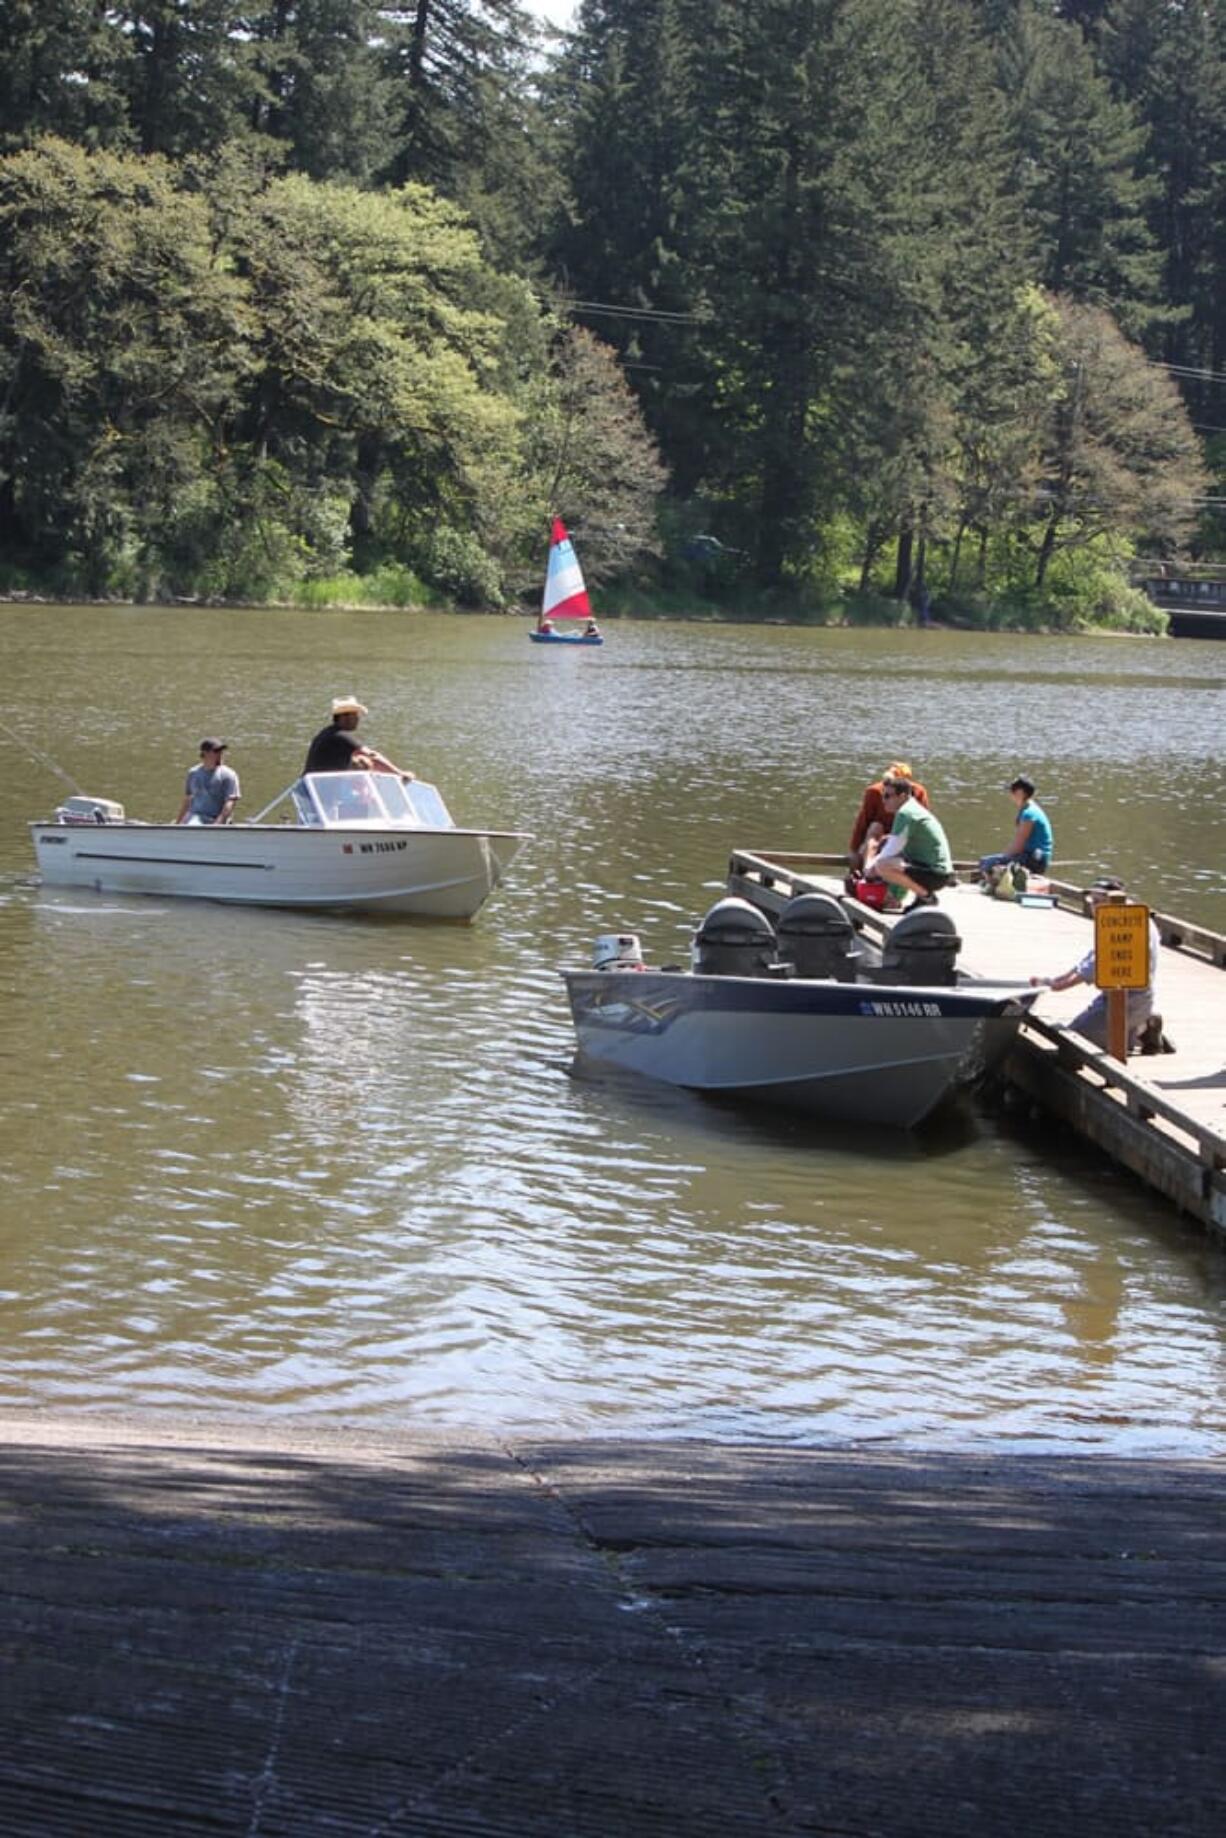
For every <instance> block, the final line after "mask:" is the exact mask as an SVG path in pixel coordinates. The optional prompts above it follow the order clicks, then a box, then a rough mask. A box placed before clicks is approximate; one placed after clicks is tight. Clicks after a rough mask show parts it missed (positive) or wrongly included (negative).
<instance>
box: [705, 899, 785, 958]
mask: <svg viewBox="0 0 1226 1838" xmlns="http://www.w3.org/2000/svg"><path fill="white" fill-rule="evenodd" d="M774 962H775V934H774V930H773V929H772V926H771V922H770V920H769V919H768V918H767V916H766V914H765V913H763V912H760V911H759V910H758V908H757V907H756V906H752V905H751V904H750V902H749V901H748V900H742V899H739V898H738V897H737V896H736V895H735V894H729V895H728V897H727V898H726V899H723V900H717V901H716V902H715V905H714V906H713V907H712V908H711V910H710V912H709V913H708V914H707V916H706V918H705V919H704V920H703V922H702V924H701V925H700V926H699V928H698V930H697V931H696V932H695V934H694V969H695V970H696V972H697V973H698V974H699V975H700V976H771V975H777V974H778V973H777V972H776V971H773V970H772V965H773V964H774Z"/></svg>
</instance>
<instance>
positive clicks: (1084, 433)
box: [1032, 299, 1205, 587]
mask: <svg viewBox="0 0 1226 1838" xmlns="http://www.w3.org/2000/svg"><path fill="white" fill-rule="evenodd" d="M1048 340H1049V348H1050V351H1051V355H1052V359H1053V361H1054V363H1055V365H1056V368H1057V372H1058V384H1057V387H1056V389H1055V390H1054V392H1053V394H1052V399H1051V406H1050V409H1049V411H1048V414H1047V417H1046V420H1045V423H1044V426H1043V431H1042V441H1041V452H1040V475H1039V486H1038V494H1037V496H1038V505H1039V515H1038V524H1037V534H1036V535H1034V537H1033V538H1032V541H1033V547H1034V550H1035V585H1036V586H1038V587H1041V586H1042V585H1043V580H1044V577H1045V575H1046V572H1047V569H1048V565H1049V564H1050V562H1051V560H1052V557H1053V556H1055V555H1057V554H1059V553H1060V552H1061V551H1064V550H1069V549H1077V548H1086V547H1088V546H1089V545H1091V544H1094V543H1097V542H1100V541H1102V540H1103V539H1104V538H1106V539H1115V540H1118V541H1120V542H1121V544H1122V543H1123V542H1124V541H1125V540H1128V539H1132V538H1135V537H1138V536H1141V535H1145V536H1148V537H1149V538H1150V539H1152V540H1153V541H1154V542H1156V543H1157V544H1158V545H1159V546H1170V547H1171V548H1175V547H1177V546H1178V544H1179V543H1180V542H1181V541H1182V539H1183V538H1184V537H1185V536H1186V534H1187V532H1188V530H1189V529H1190V528H1191V526H1192V524H1193V522H1194V521H1195V518H1196V514H1197V510H1198V501H1199V499H1200V498H1201V496H1202V495H1203V493H1204V490H1205V474H1204V469H1203V465H1202V463H1201V457H1200V448H1199V445H1198V443H1197V440H1196V435H1195V433H1194V432H1193V430H1192V426H1191V424H1190V422H1189V420H1188V416H1187V412H1186V410H1185V409H1184V406H1183V404H1182V402H1181V400H1180V397H1179V392H1178V391H1177V389H1176V388H1175V385H1174V384H1173V383H1172V382H1171V381H1170V379H1169V377H1167V376H1166V374H1165V373H1164V372H1163V371H1162V370H1160V369H1157V368H1156V367H1155V366H1154V365H1152V364H1150V363H1148V362H1147V361H1146V360H1145V358H1144V356H1143V355H1142V353H1141V352H1140V351H1139V350H1138V349H1137V348H1136V346H1135V345H1131V344H1129V342H1128V341H1127V339H1125V338H1124V337H1123V335H1122V333H1121V332H1120V331H1119V329H1118V328H1117V326H1116V325H1115V324H1114V322H1113V321H1112V320H1111V318H1110V317H1109V315H1108V314H1107V313H1105V312H1103V311H1102V310H1101V309H1099V308H1095V307H1088V306H1084V305H1081V304H1080V303H1078V302H1076V301H1072V300H1067V299H1057V300H1054V301H1053V302H1052V306H1051V313H1050V318H1049V324H1048Z"/></svg>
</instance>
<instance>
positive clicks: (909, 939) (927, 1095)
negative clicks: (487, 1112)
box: [562, 893, 1037, 1128]
mask: <svg viewBox="0 0 1226 1838" xmlns="http://www.w3.org/2000/svg"><path fill="white" fill-rule="evenodd" d="M959 944H960V940H959V939H958V937H957V934H956V932H955V929H954V926H953V922H952V920H951V919H950V918H949V916H948V914H946V913H944V912H942V911H940V910H939V909H937V908H932V907H922V908H919V909H917V910H916V911H915V912H914V913H911V914H908V915H906V916H905V917H904V918H902V919H900V920H899V921H898V923H897V924H896V925H895V926H894V927H893V929H892V931H891V933H890V934H889V936H888V938H887V939H886V941H885V942H884V944H883V946H882V947H881V948H880V949H878V948H876V947H873V946H870V945H868V944H867V943H866V942H865V941H864V940H863V939H860V938H858V937H857V935H856V933H855V929H854V927H853V924H852V921H851V918H850V916H849V915H848V913H847V912H846V910H845V908H844V907H843V905H842V903H841V902H840V901H838V900H836V899H834V898H832V897H830V896H828V895H825V894H819V893H809V894H802V895H800V896H798V897H797V898H796V899H794V900H792V901H791V902H790V903H789V905H788V906H787V907H785V909H784V911H783V913H782V914H781V915H780V920H779V930H778V934H776V933H775V931H774V929H773V928H772V926H771V923H770V920H769V919H768V918H767V916H766V914H765V913H763V912H761V911H760V910H759V909H758V908H757V907H755V906H752V905H751V904H750V903H749V902H748V901H746V900H741V899H736V898H728V899H724V900H721V901H719V902H718V904H717V905H716V906H714V907H713V908H712V909H711V911H710V912H709V913H708V914H707V917H706V919H705V920H704V921H703V924H702V926H700V928H699V930H698V932H697V933H696V934H695V940H694V953H693V964H692V967H691V968H689V969H682V968H677V969H658V970H653V969H649V968H647V967H646V966H645V965H644V964H643V961H642V953H641V949H640V947H639V942H638V939H637V938H636V937H635V936H634V935H633V934H623V935H612V936H610V937H609V938H606V939H601V940H599V941H598V944H597V948H596V951H595V953H594V954H593V963H594V965H595V966H596V967H595V968H593V969H590V970H564V971H563V973H562V974H563V976H564V977H565V980H566V988H567V993H568V995H569V997H570V1005H571V1013H572V1016H573V1018H574V1023H575V1033H576V1036H577V1041H578V1053H577V1055H576V1062H575V1063H576V1069H577V1070H580V1071H583V1070H591V1069H595V1068H600V1067H612V1068H617V1069H619V1070H621V1071H625V1072H634V1073H638V1074H640V1075H642V1076H644V1077H646V1078H651V1079H658V1080H662V1081H663V1082H664V1083H666V1084H669V1085H681V1086H685V1087H687V1088H688V1089H690V1090H692V1091H700V1092H707V1093H711V1094H720V1095H724V1096H728V1097H736V1098H744V1099H753V1100H755V1101H758V1102H762V1103H767V1104H774V1105H778V1106H781V1107H783V1108H785V1109H790V1110H802V1111H806V1112H809V1113H811V1114H813V1115H816V1116H821V1117H828V1118H831V1119H835V1120H839V1121H846V1122H855V1123H867V1124H871V1125H873V1126H874V1127H888V1126H898V1127H902V1128H911V1127H913V1126H914V1125H916V1124H918V1123H920V1122H922V1121H923V1119H924V1118H925V1117H927V1116H928V1115H929V1114H930V1113H931V1112H932V1111H934V1110H935V1109H936V1108H937V1106H938V1105H940V1104H941V1103H942V1102H943V1100H944V1099H945V1098H947V1097H948V1096H949V1095H950V1094H951V1093H952V1092H954V1091H956V1090H957V1089H959V1088H960V1087H964V1086H968V1085H971V1084H974V1083H975V1082H977V1081H978V1080H979V1079H980V1078H982V1076H983V1075H984V1074H985V1073H986V1072H988V1071H989V1070H990V1069H991V1067H992V1066H993V1065H994V1064H996V1063H997V1061H998V1060H999V1059H1000V1058H1001V1056H1002V1055H1003V1054H1004V1053H1005V1052H1006V1051H1007V1050H1008V1047H1009V1044H1010V1042H1011V1041H1012V1039H1013V1037H1014V1035H1015V1034H1016V1032H1017V1028H1018V1026H1019V1024H1020V1022H1021V1021H1022V1019H1023V1017H1024V1016H1025V1014H1026V1013H1027V1011H1028V1010H1029V1008H1030V1006H1031V1004H1032V1003H1033V1001H1034V999H1035V996H1036V994H1037V992H1036V991H1035V990H1033V989H1030V988H1028V987H1027V988H1022V987H1019V986H1016V985H1003V984H992V983H987V982H980V981H976V980H975V979H973V978H970V977H966V976H964V975H962V974H961V973H960V972H959V971H958V970H957V967H956V960H957V953H958V948H959Z"/></svg>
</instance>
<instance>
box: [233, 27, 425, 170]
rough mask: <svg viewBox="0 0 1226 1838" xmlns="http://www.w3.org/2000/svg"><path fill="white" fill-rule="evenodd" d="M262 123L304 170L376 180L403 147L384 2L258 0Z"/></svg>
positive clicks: (256, 122) (256, 108)
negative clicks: (397, 142)
mask: <svg viewBox="0 0 1226 1838" xmlns="http://www.w3.org/2000/svg"><path fill="white" fill-rule="evenodd" d="M245 11H246V14H247V21H248V23H247V31H248V32H249V34H250V39H251V61H252V65H253V69H254V71H255V73H256V74H257V76H258V79H259V87H258V89H256V91H255V93H254V94H253V97H252V104H251V110H252V125H253V127H254V128H256V129H257V130H258V131H259V132H260V133H261V134H263V135H265V136H267V137H268V138H269V139H270V140H272V141H274V142H276V143H277V144H278V145H279V146H280V147H282V148H283V149H284V155H283V157H285V158H286V160H287V163H288V164H289V165H291V166H292V167H294V168H295V169H296V170H297V171H299V172H305V173H308V174H309V175H310V176H311V177H312V178H317V179H344V178H350V179H355V180H357V181H358V182H359V183H368V182H369V181H370V180H371V179H372V178H373V177H374V175H375V174H376V173H377V172H379V171H380V170H382V169H383V168H384V167H386V166H387V165H388V163H389V161H390V160H391V159H392V158H393V156H394V152H395V95H394V88H393V79H392V76H391V73H390V72H389V70H388V69H387V57H386V50H385V47H384V46H383V44H382V42H381V38H382V32H383V29H384V27H385V25H386V21H385V20H384V19H383V17H382V11H383V9H381V8H380V6H379V5H378V3H377V0H263V4H262V5H256V6H248V7H247V8H246V9H245Z"/></svg>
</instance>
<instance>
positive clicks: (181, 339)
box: [0, 141, 251, 591]
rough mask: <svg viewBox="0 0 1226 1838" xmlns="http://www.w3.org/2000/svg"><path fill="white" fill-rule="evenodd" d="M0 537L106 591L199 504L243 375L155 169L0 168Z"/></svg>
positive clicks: (195, 232)
mask: <svg viewBox="0 0 1226 1838" xmlns="http://www.w3.org/2000/svg"><path fill="white" fill-rule="evenodd" d="M0 302H2V303H3V305H2V309H0V507H2V510H0V533H2V534H3V537H4V539H5V541H6V546H8V547H9V548H10V550H12V549H18V550H25V551H26V552H27V553H30V554H33V555H34V556H36V557H37V556H43V557H48V558H50V557H53V556H58V555H59V554H61V553H63V552H65V551H66V552H67V554H68V555H69V556H70V557H75V558H76V560H77V562H78V564H79V566H80V568H81V569H82V570H83V571H84V574H85V578H86V581H87V584H88V585H89V586H90V587H91V588H93V589H94V590H97V591H100V590H101V589H103V588H104V587H105V586H106V585H107V584H108V577H109V571H110V570H111V569H112V568H113V566H114V565H115V564H116V563H117V562H118V561H119V560H121V559H123V558H127V559H129V560H130V559H131V558H132V557H133V556H136V555H139V553H141V552H142V551H143V550H146V549H148V548H149V546H150V545H156V542H157V540H158V536H159V532H160V531H161V530H163V529H164V528H165V527H166V526H167V525H168V524H169V523H171V522H172V521H173V519H174V516H175V513H176V506H177V504H178V503H180V502H181V501H182V500H183V499H184V498H186V497H190V496H191V495H192V493H193V492H194V491H195V490H196V488H197V485H198V483H199V481H200V479H201V477H202V476H203V475H204V474H206V473H207V471H208V469H209V467H210V465H211V464H212V461H213V458H214V456H215V453H216V451H217V449H218V446H219V444H220V429H221V427H222V425H223V423H224V421H225V418H226V415H227V413H228V412H229V410H230V409H231V408H232V406H233V403H234V401H235V398H236V392H237V391H238V390H239V388H240V386H241V383H242V380H243V377H244V373H245V370H246V365H247V361H248V337H249V333H250V331H251V325H250V321H249V319H248V317H247V314H246V311H245V308H244V303H243V299H242V295H241V291H240V290H239V288H238V287H237V286H236V284H235V282H234V279H233V277H232V276H230V275H229V274H228V273H227V272H226V271H225V268H224V266H222V265H220V264H219V263H218V262H217V261H216V259H215V253H214V248H213V242H212V237H211V231H210V221H209V213H208V211H207V208H206V207H205V205H204V203H203V201H202V200H201V199H199V198H195V197H190V196H187V195H185V194H184V193H183V192H182V191H181V190H179V189H178V188H177V186H176V184H175V180H174V175H173V173H172V171H171V169H170V168H169V167H168V166H167V165H165V164H164V163H163V162H161V161H158V160H156V159H142V160H137V159H132V158H127V157H123V156H119V155H113V154H95V155H89V154H86V153H85V152H83V151H82V150H81V149H80V148H77V147H72V146H69V145H67V144H66V143H65V142H62V141H43V142H41V143H39V145H38V146H37V147H35V148H32V149H30V150H28V151H25V152H22V153H18V154H14V155H11V156H10V157H9V158H8V159H7V160H4V161H0Z"/></svg>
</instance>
